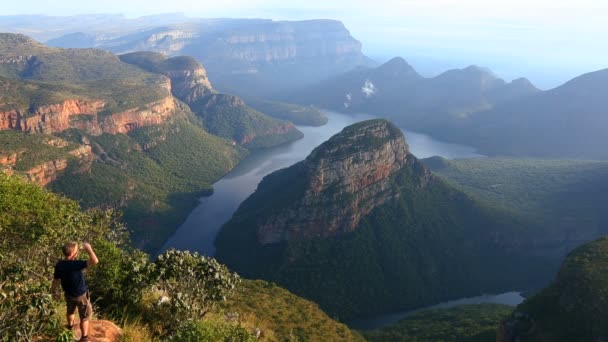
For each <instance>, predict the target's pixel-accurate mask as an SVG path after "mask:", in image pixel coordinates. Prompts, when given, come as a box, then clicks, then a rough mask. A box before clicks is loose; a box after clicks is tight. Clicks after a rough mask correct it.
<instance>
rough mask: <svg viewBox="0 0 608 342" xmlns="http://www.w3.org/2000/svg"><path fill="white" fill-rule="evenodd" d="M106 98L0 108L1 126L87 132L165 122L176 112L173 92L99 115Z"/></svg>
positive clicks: (32, 130)
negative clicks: (30, 107)
mask: <svg viewBox="0 0 608 342" xmlns="http://www.w3.org/2000/svg"><path fill="white" fill-rule="evenodd" d="M104 107H105V102H104V101H100V100H75V99H72V100H65V101H63V102H61V103H57V104H52V105H45V106H40V107H38V108H36V109H35V110H34V111H33V112H30V111H22V110H11V111H6V112H0V130H6V129H13V130H19V131H22V132H28V133H55V132H62V131H65V130H66V129H69V128H76V129H80V130H83V131H86V132H88V133H90V134H94V135H98V134H101V133H109V134H117V133H127V132H129V131H131V130H133V129H135V128H138V127H143V126H149V125H158V124H162V123H164V122H166V121H167V120H169V118H170V117H171V116H172V115H173V114H174V113H175V111H176V109H177V103H176V101H175V99H174V98H173V97H172V96H168V97H166V98H164V99H162V100H159V101H156V102H153V103H151V104H148V105H147V106H145V107H143V108H133V109H129V110H126V111H123V112H118V113H112V114H110V115H101V114H100V111H102V110H103V109H104Z"/></svg>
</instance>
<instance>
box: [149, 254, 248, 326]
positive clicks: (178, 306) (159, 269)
mask: <svg viewBox="0 0 608 342" xmlns="http://www.w3.org/2000/svg"><path fill="white" fill-rule="evenodd" d="M152 279H153V282H152V283H153V284H154V288H156V289H157V290H158V291H159V293H160V298H159V301H158V303H157V309H156V314H157V315H160V316H162V317H158V318H157V319H156V320H159V319H160V320H161V321H162V322H164V323H165V325H166V328H167V330H169V331H172V330H175V329H176V327H179V326H180V325H183V324H186V323H187V322H191V321H198V320H200V319H202V318H203V317H204V316H205V315H206V314H207V313H208V312H209V311H211V310H212V309H213V308H214V307H215V305H216V304H217V303H218V302H220V301H223V300H226V296H227V295H228V294H230V293H231V292H232V291H233V290H234V288H235V286H236V284H237V283H238V282H239V281H240V278H239V276H238V275H237V274H235V273H231V272H230V271H229V270H228V268H227V267H226V266H224V265H221V264H220V263H218V262H217V261H216V260H215V259H212V258H207V257H205V256H202V255H199V254H198V253H190V252H188V251H177V250H169V251H167V252H165V253H163V254H161V255H159V256H158V259H157V260H156V262H155V263H154V271H153V276H152Z"/></svg>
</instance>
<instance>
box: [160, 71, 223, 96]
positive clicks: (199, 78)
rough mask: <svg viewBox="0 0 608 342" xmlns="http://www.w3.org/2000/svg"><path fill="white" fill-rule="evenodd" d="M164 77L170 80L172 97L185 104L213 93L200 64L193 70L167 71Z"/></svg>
mask: <svg viewBox="0 0 608 342" xmlns="http://www.w3.org/2000/svg"><path fill="white" fill-rule="evenodd" d="M165 75H166V76H168V77H169V78H170V79H171V87H172V91H173V95H174V96H175V97H177V98H179V99H180V100H182V101H184V102H186V103H193V102H195V101H197V100H199V99H201V98H202V97H204V96H205V95H208V94H211V93H214V92H215V91H214V90H213V87H212V86H211V82H209V79H208V78H207V71H205V68H203V66H202V65H200V64H199V65H198V67H197V68H195V69H184V70H175V71H169V72H167V73H165Z"/></svg>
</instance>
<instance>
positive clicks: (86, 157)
mask: <svg viewBox="0 0 608 342" xmlns="http://www.w3.org/2000/svg"><path fill="white" fill-rule="evenodd" d="M68 154H69V155H70V156H72V157H75V158H77V159H78V162H79V163H89V162H91V161H92V160H93V158H94V155H93V152H92V150H91V146H88V145H83V146H80V147H78V148H77V149H75V150H72V151H70V152H68ZM68 163H69V161H68V158H59V159H55V160H50V161H47V162H45V163H42V164H40V165H36V166H35V167H33V168H31V169H29V170H27V171H25V173H24V175H25V178H27V180H28V181H30V182H33V183H37V184H39V185H40V186H46V185H48V184H50V183H51V182H53V181H54V180H56V179H57V177H58V176H59V175H60V173H61V171H63V170H65V169H66V168H67V167H68Z"/></svg>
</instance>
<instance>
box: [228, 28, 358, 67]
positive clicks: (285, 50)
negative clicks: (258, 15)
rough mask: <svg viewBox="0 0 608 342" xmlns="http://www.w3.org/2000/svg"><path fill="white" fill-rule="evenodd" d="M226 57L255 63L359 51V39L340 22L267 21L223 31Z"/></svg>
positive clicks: (330, 56) (353, 53) (348, 54)
mask: <svg viewBox="0 0 608 342" xmlns="http://www.w3.org/2000/svg"><path fill="white" fill-rule="evenodd" d="M220 39H221V40H222V41H223V42H225V43H226V44H227V45H228V46H229V47H230V48H229V49H227V51H229V57H230V58H235V59H239V60H243V61H248V62H254V63H276V62H284V61H289V60H298V59H302V60H304V59H313V58H341V57H342V56H350V55H357V56H358V55H360V54H361V43H360V42H359V41H357V40H356V39H354V38H353V37H351V35H350V33H349V32H348V30H347V29H346V28H345V27H344V25H343V24H342V23H341V22H338V21H333V20H310V21H302V22H286V21H283V22H268V23H264V24H261V25H252V26H250V27H244V28H243V29H241V30H232V31H229V32H226V33H225V34H224V35H223V36H222V37H221V38H220Z"/></svg>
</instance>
